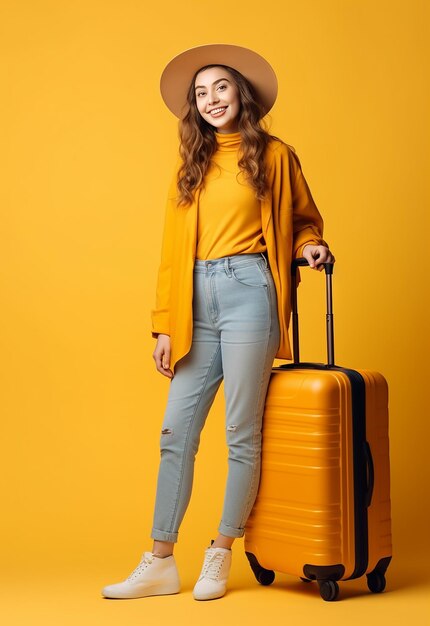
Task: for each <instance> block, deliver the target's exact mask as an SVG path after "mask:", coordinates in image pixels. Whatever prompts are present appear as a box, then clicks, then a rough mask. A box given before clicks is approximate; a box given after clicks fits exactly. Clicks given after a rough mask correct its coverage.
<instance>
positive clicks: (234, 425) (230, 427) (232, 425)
mask: <svg viewBox="0 0 430 626" xmlns="http://www.w3.org/2000/svg"><path fill="white" fill-rule="evenodd" d="M236 430H237V426H236V424H231V425H230V426H227V432H228V433H234V432H236Z"/></svg>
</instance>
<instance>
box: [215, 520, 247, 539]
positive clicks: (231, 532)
mask: <svg viewBox="0 0 430 626" xmlns="http://www.w3.org/2000/svg"><path fill="white" fill-rule="evenodd" d="M218 532H219V533H221V535H226V536H227V537H236V538H238V537H243V535H244V534H245V529H244V528H233V527H232V526H227V525H226V524H224V523H223V522H221V523H220V525H219V526H218Z"/></svg>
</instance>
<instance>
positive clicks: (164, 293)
mask: <svg viewBox="0 0 430 626" xmlns="http://www.w3.org/2000/svg"><path fill="white" fill-rule="evenodd" d="M265 158H266V165H267V171H268V178H269V188H270V191H269V194H268V195H267V198H266V199H265V200H262V201H261V224H262V231H263V236H264V239H265V242H266V245H267V255H268V260H269V264H270V268H271V271H272V275H273V280H274V283H275V287H276V292H277V300H278V316H279V325H280V330H281V339H280V345H279V350H278V352H277V354H276V358H278V359H292V358H293V357H292V352H291V346H290V340H289V336H288V328H289V323H290V317H291V261H292V259H295V258H298V257H300V256H301V253H302V250H303V248H304V246H305V245H307V244H313V245H324V246H327V247H329V245H328V243H327V242H326V241H325V240H324V239H323V238H322V236H323V219H322V217H321V215H320V213H319V211H318V209H317V207H316V205H315V202H314V200H313V198H312V195H311V192H310V189H309V187H308V184H307V182H306V180H305V177H304V176H303V172H302V168H301V164H300V161H299V158H298V156H297V154H296V153H295V152H293V151H292V150H291V148H289V147H288V146H287V144H285V143H284V142H282V141H279V140H275V139H272V140H271V141H270V142H269V144H268V147H267V151H266V157H265ZM179 165H180V161H179V160H178V162H177V165H176V168H175V172H174V176H173V178H172V182H171V185H170V189H169V194H168V199H167V203H166V210H165V217H164V229H163V238H162V246H161V261H160V265H159V270H158V278H157V287H156V303H155V308H154V309H152V310H151V319H152V336H153V337H157V336H158V334H159V333H164V334H166V335H170V345H171V355H170V369H171V370H172V372H173V373H174V372H175V365H176V363H177V362H178V361H179V359H181V358H182V357H183V356H185V355H186V354H187V353H188V352H189V350H190V348H191V342H192V335H193V311H192V300H193V270H194V259H195V251H196V242H197V241H196V240H197V211H198V202H199V195H200V191H199V190H197V191H196V193H195V196H194V202H193V203H192V205H191V206H189V207H187V208H184V207H177V205H176V202H177V193H178V192H177V187H176V177H177V171H178V168H179ZM297 272H298V277H297V278H298V282H300V273H299V271H298V270H297Z"/></svg>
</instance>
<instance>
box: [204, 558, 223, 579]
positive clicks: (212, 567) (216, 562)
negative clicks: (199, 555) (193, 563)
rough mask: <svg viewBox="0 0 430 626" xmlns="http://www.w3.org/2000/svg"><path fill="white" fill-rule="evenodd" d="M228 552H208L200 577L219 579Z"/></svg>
mask: <svg viewBox="0 0 430 626" xmlns="http://www.w3.org/2000/svg"><path fill="white" fill-rule="evenodd" d="M226 554H227V553H226V552H212V553H211V552H206V555H205V561H204V563H203V569H202V573H201V575H200V579H202V578H205V577H206V578H212V579H213V580H218V578H219V574H220V571H221V567H222V564H223V562H224V559H225V557H226Z"/></svg>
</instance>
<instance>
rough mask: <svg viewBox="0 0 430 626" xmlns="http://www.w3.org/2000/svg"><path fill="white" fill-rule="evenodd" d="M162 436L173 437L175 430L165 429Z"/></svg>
mask: <svg viewBox="0 0 430 626" xmlns="http://www.w3.org/2000/svg"><path fill="white" fill-rule="evenodd" d="M161 434H162V435H173V430H172V429H171V428H163V429H162V431H161Z"/></svg>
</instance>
